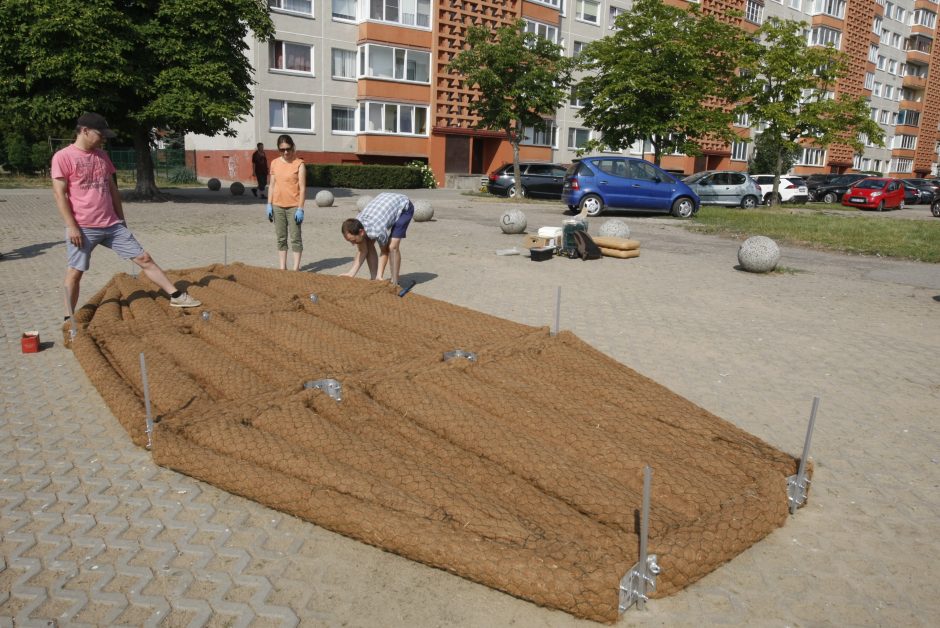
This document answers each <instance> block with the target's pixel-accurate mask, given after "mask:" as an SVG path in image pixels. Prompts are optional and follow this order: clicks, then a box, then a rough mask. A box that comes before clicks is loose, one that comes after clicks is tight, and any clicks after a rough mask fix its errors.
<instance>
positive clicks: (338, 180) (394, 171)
mask: <svg viewBox="0 0 940 628" xmlns="http://www.w3.org/2000/svg"><path fill="white" fill-rule="evenodd" d="M307 185H308V186H316V187H323V188H357V189H363V190H390V189H401V190H404V189H411V188H423V187H425V182H424V174H423V171H422V170H419V169H417V168H409V167H408V166H372V165H359V164H357V165H352V164H350V165H346V164H307Z"/></svg>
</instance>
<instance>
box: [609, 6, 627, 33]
mask: <svg viewBox="0 0 940 628" xmlns="http://www.w3.org/2000/svg"><path fill="white" fill-rule="evenodd" d="M626 12H627V10H626V9H625V8H623V7H616V6H614V5H610V7H608V9H607V30H611V31H612V30H614V27H615V26H616V21H617V17H618V16H619V15H621V14H623V13H626Z"/></svg>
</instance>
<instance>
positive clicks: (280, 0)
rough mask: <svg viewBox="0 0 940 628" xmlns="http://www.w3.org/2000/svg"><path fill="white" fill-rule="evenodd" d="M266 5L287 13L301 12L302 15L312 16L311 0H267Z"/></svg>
mask: <svg viewBox="0 0 940 628" xmlns="http://www.w3.org/2000/svg"><path fill="white" fill-rule="evenodd" d="M268 6H269V7H271V8H272V9H277V10H280V11H286V12H288V13H302V14H303V15H309V16H311V17H312V16H313V2H312V1H311V0H268Z"/></svg>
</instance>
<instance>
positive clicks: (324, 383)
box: [304, 379, 343, 401]
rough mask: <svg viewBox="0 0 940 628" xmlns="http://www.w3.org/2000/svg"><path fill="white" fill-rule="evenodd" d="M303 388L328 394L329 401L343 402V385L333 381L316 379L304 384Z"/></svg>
mask: <svg viewBox="0 0 940 628" xmlns="http://www.w3.org/2000/svg"><path fill="white" fill-rule="evenodd" d="M304 388H316V389H317V390H322V391H323V392H325V393H326V394H328V395H329V396H330V398H331V399H335V400H336V401H342V400H343V385H342V384H340V383H339V382H338V381H336V380H335V379H317V380H313V381H309V382H304Z"/></svg>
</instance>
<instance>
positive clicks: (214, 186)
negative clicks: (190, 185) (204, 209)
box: [206, 177, 222, 192]
mask: <svg viewBox="0 0 940 628" xmlns="http://www.w3.org/2000/svg"><path fill="white" fill-rule="evenodd" d="M206 185H207V186H208V187H209V189H210V190H212V191H213V192H218V191H219V190H221V189H222V182H221V181H219V180H218V179H216V178H215V177H213V178H211V179H209V180H208V181H207V182H206Z"/></svg>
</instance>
